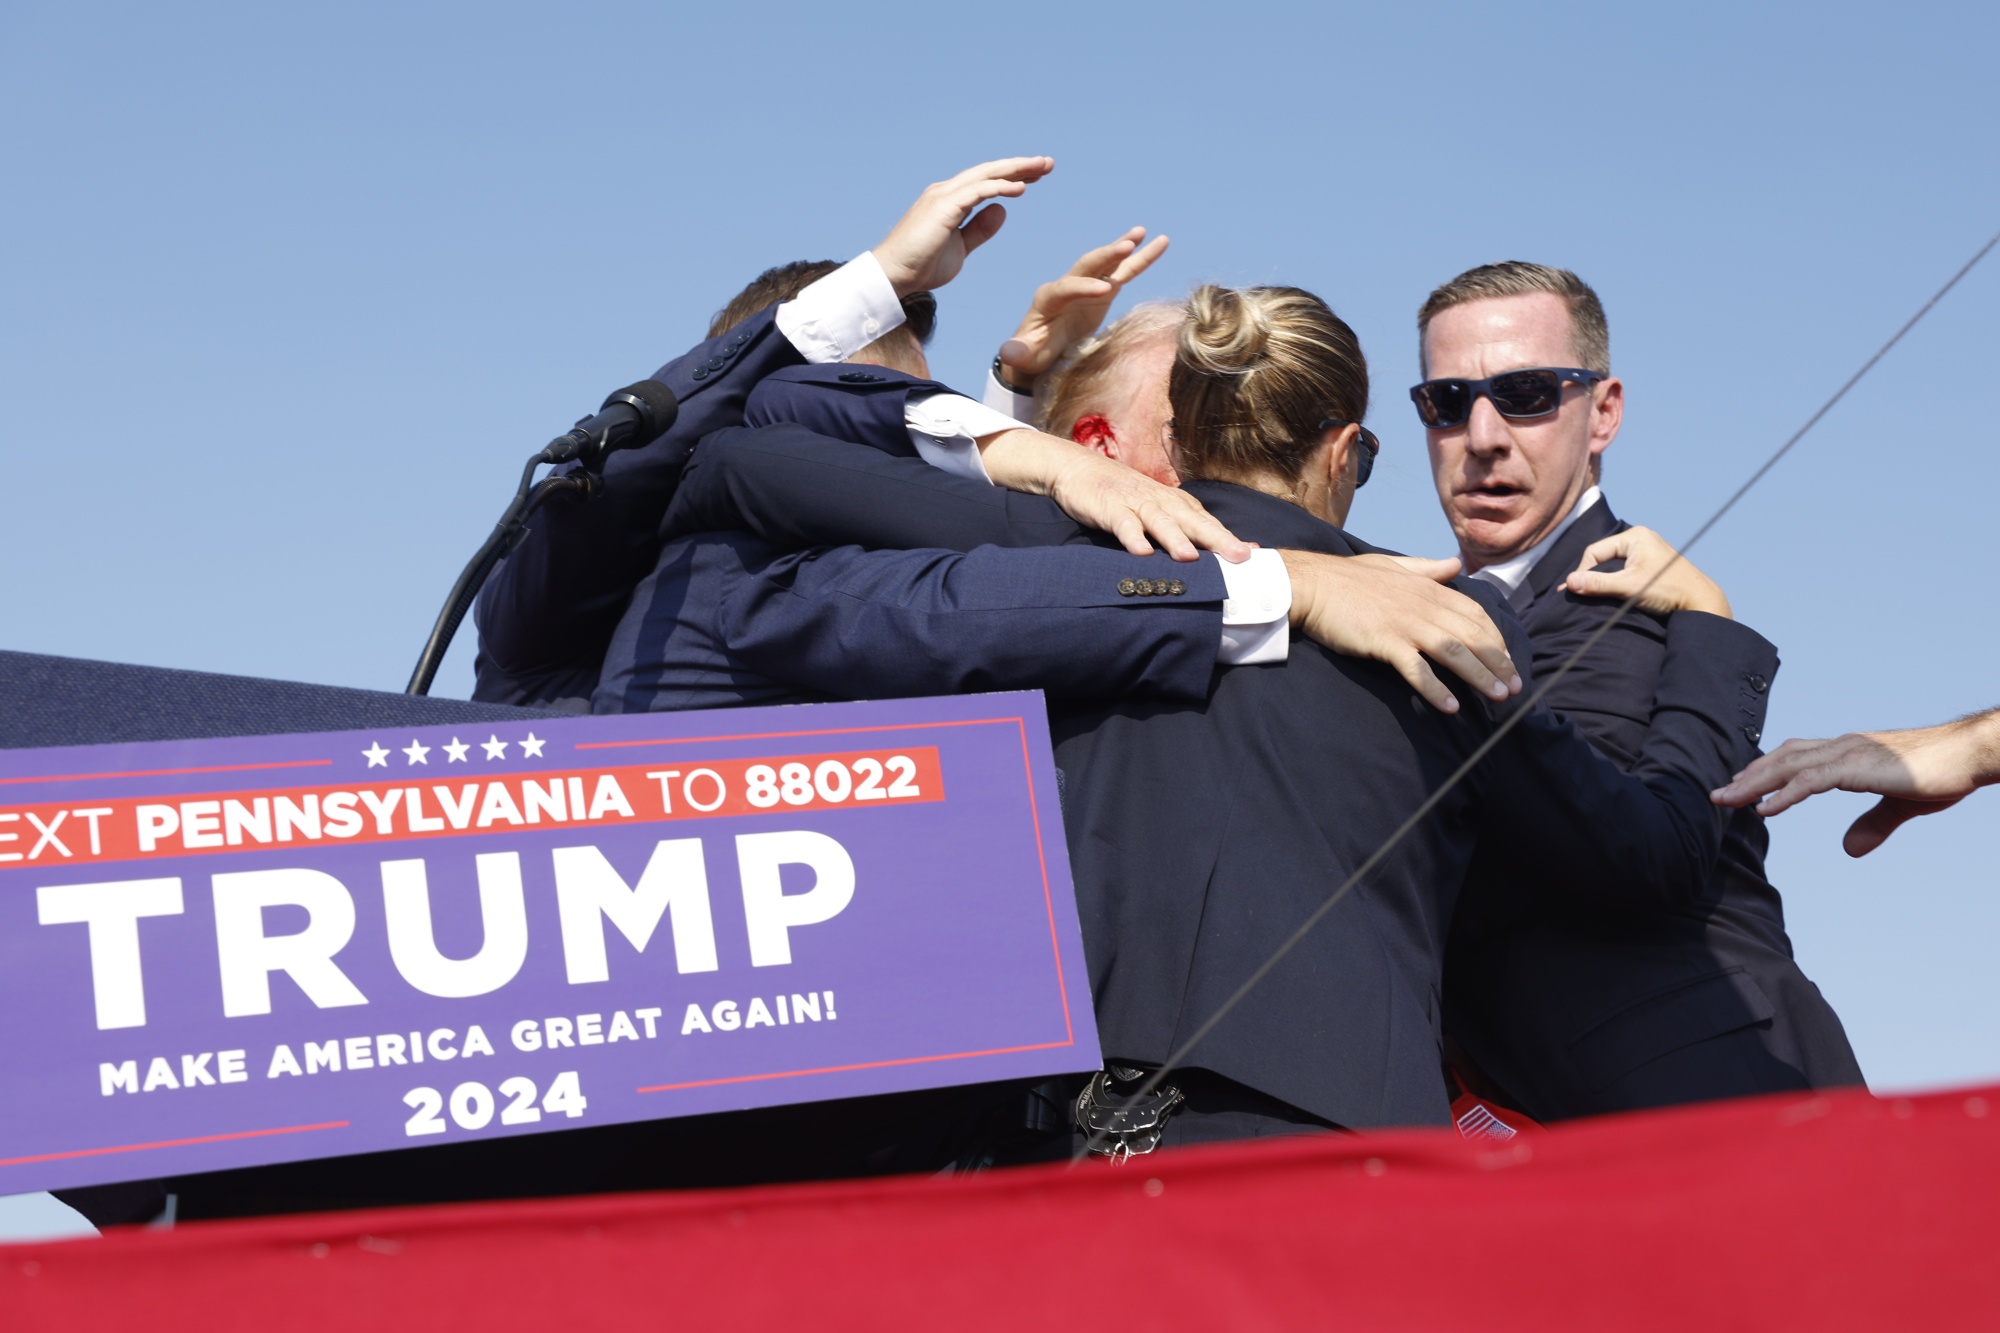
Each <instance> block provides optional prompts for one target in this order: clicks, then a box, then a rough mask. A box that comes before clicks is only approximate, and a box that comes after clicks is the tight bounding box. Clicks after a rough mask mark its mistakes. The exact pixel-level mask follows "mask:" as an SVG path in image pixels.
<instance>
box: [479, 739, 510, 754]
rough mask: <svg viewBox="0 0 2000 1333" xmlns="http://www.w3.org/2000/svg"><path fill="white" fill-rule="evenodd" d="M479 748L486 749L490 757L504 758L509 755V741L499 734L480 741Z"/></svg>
mask: <svg viewBox="0 0 2000 1333" xmlns="http://www.w3.org/2000/svg"><path fill="white" fill-rule="evenodd" d="M479 748H480V749H482V750H484V751H486V757H487V758H488V759H504V758H506V756H507V742H505V741H503V740H501V739H500V738H499V737H498V736H488V737H487V738H486V739H485V740H483V741H481V742H479Z"/></svg>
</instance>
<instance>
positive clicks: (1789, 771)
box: [1710, 710, 2000, 856]
mask: <svg viewBox="0 0 2000 1333" xmlns="http://www.w3.org/2000/svg"><path fill="white" fill-rule="evenodd" d="M1991 782H2000V710H1996V711H1994V712H1988V713H1982V714H1979V715H1977V716H1974V717H1968V718H1961V719H1959V720H1958V721H1956V722H1947V723H1945V724H1944V725H1943V726H1937V727H1922V728H1919V729H1917V730H1914V731H1872V732H1851V733H1849V734H1848V735H1845V736H1838V737H1835V738H1834V739H1832V740H1820V741H1809V740H1790V741H1786V742H1785V743H1784V744H1783V745H1780V746H1779V747H1778V748H1777V749H1775V750H1773V751H1772V752H1771V753H1769V754H1767V755H1765V756H1763V757H1762V758H1760V759H1758V760H1756V761H1755V762H1753V763H1752V764H1751V765H1750V766H1749V767H1748V768H1745V769H1744V770H1743V771H1742V772H1741V773H1738V774H1737V775H1736V776H1735V778H1733V779H1732V780H1731V781H1730V783H1729V785H1728V786H1726V787H1722V788H1720V789H1718V790H1717V791H1715V792H1713V793H1712V794H1711V796H1710V799H1711V800H1713V801H1714V802H1715V803H1716V804H1717V805H1726V806H1745V805H1749V804H1750V803H1751V802H1752V801H1756V802H1757V813H1758V814H1760V815H1775V814H1778V813H1779V812H1781V811H1784V810H1789V809H1791V808H1792V807H1793V806H1795V805H1797V804H1798V803H1799V802H1800V801H1803V800H1805V799H1806V798H1807V797H1808V796H1815V795H1817V794H1819V793H1820V792H1823V791H1853V792H1871V793H1873V794H1875V795H1878V796H1880V797H1881V798H1882V799H1881V800H1880V801H1879V802H1877V803H1876V804H1875V806H1874V807H1873V808H1872V809H1870V810H1869V811H1868V813H1866V814H1864V815H1862V816H1861V818H1859V819H1857V820H1855V821H1854V823H1853V825H1852V826H1851V827H1850V828H1849V829H1848V830H1847V836H1846V837H1845V838H1843V839H1842V840H1841V846H1842V847H1843V848H1845V849H1846V851H1847V854H1848V855H1849V856H1866V855H1867V854H1868V853H1870V852H1872V851H1874V850H1875V849H1876V848H1877V847H1880V846H1881V845H1882V844H1883V842H1884V841H1886V840H1887V839H1888V837H1889V835H1890V834H1891V833H1894V832H1895V831H1896V830H1897V829H1898V828H1901V827H1902V826H1903V825H1904V824H1905V823H1907V822H1909V821H1910V820H1912V819H1915V818H1917V817H1918V816H1919V815H1932V814H1936V813H1937V812H1938V811H1940V810H1948V809H1950V808H1951V807H1952V806H1954V805H1956V804H1958V803H1959V802H1960V801H1962V800H1964V799H1965V798H1966V797H1967V796H1969V795H1971V794H1972V792H1973V790H1974V789H1976V788H1978V787H1981V786H1984V785H1986V784H1987V783H1991Z"/></svg>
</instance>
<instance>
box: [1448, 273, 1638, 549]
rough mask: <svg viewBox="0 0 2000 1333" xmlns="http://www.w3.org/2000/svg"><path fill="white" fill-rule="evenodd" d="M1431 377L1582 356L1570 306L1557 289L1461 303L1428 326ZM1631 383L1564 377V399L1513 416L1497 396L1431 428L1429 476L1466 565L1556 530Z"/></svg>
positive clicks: (1583, 485) (1586, 479)
mask: <svg viewBox="0 0 2000 1333" xmlns="http://www.w3.org/2000/svg"><path fill="white" fill-rule="evenodd" d="M1424 360H1425V372H1424V373H1425V378H1427V379H1469V380H1480V379H1486V378H1487V377H1488V376H1492V375H1498V374H1500V373H1502V372H1503V371H1509V370H1524V369H1527V368H1529V367H1532V366H1556V367H1564V366H1575V365H1576V364H1577V358H1576V347H1575V344H1574V343H1573V341H1572V340H1571V337H1570V317H1569V307H1568V305H1567V304H1565V303H1564V301H1563V299H1562V298H1561V297H1560V296H1557V295H1555V294H1554V293H1553V292H1535V293H1532V294H1530V295H1527V296H1501V297H1495V298H1493V299H1491V300H1486V301H1470V302H1467V303H1466V304H1464V305H1459V306H1453V307H1452V308H1451V309H1449V310H1446V311H1444V312H1443V313H1442V314H1440V315H1438V316H1437V317H1436V318H1434V319H1432V320H1431V324H1430V328H1429V330H1428V331H1427V332H1426V333H1425V335H1424ZM1624 404H1625V391H1624V386H1623V385H1622V384H1620V383H1619V382H1618V381H1617V380H1615V379H1607V380H1600V381H1598V382H1597V383H1595V384H1591V385H1581V384H1565V385H1564V386H1563V398H1562V407H1561V408H1560V409H1558V410H1557V411H1555V412H1553V413H1551V414H1550V415H1548V416H1545V417H1536V418H1534V419H1533V420H1529V421H1509V420H1508V419H1507V418H1506V417H1503V416H1501V415H1500V413H1499V412H1497V411H1495V410H1494V407H1493V402H1492V400H1491V399H1490V398H1487V397H1484V396H1481V397H1480V398H1479V399H1478V400H1476V401H1475V402H1474V403H1473V406H1472V415H1471V417H1470V418H1469V419H1468V420H1467V421H1466V423H1465V424H1464V425H1462V426H1455V427H1453V428H1451V429H1449V430H1429V431H1426V432H1425V434H1426V436H1428V439H1429V444H1430V455H1431V477H1432V479H1433V480H1434V481H1435V482H1436V483H1437V492H1438V501H1439V503H1441V504H1442V505H1443V506H1444V513H1445V517H1446V518H1447V519H1448V520H1449V521H1450V522H1451V530H1452V532H1453V533H1454V534H1455V535H1456V536H1457V537H1458V547H1459V552H1460V554H1461V555H1463V556H1464V557H1465V564H1466V568H1467V569H1469V570H1476V569H1482V568H1484V567H1485V566H1487V565H1493V564H1498V563H1500V562H1501V561H1503V560H1508V559H1511V558H1512V557H1514V556H1516V555H1519V554H1520V553H1521V552H1523V551H1525V550H1527V549H1528V548H1529V547H1531V546H1533V545H1534V544H1535V543H1536V542H1538V541H1540V540H1541V539H1542V538H1544V537H1546V536H1548V534H1549V533H1550V532H1552V531H1554V530H1555V527H1556V525H1557V524H1558V523H1560V522H1562V520H1563V518H1564V517H1565V516H1566V515H1567V514H1568V513H1569V511H1570V510H1571V509H1572V508H1573V507H1574V506H1575V504H1576V500H1577V497H1578V496H1580V495H1582V494H1583V493H1584V491H1586V490H1588V489H1589V488H1590V462H1591V460H1592V459H1593V458H1595V457H1597V456H1598V455H1599V454H1601V453H1603V452H1604V450H1605V449H1606V448H1607V447H1609V446H1610V444H1611V441H1612V440H1613V439H1615V438H1616V437H1617V435H1618V424H1619V422H1620V420H1621V419H1622V417H1623V415H1624Z"/></svg>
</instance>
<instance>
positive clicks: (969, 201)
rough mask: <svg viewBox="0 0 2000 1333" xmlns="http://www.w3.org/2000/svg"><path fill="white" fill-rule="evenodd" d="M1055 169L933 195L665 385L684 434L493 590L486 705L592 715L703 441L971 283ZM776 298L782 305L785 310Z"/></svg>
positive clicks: (626, 465)
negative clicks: (965, 273)
mask: <svg viewBox="0 0 2000 1333" xmlns="http://www.w3.org/2000/svg"><path fill="white" fill-rule="evenodd" d="M1054 166H1055V162H1054V160H1053V159H1051V158H1046V157H1017V158H1006V159H1003V160H1000V161H996V162H987V163H982V164H981V165H979V166H977V167H973V168H970V169H968V170H966V171H963V172H960V173H959V174H958V175H956V176H954V177H952V178H951V179H950V180H947V181H942V182H939V183H938V184H936V185H932V186H930V187H929V188H928V189H926V190H925V191H924V192H923V194H922V195H921V196H919V197H918V199H917V202H916V203H915V204H913V205H912V206H911V207H910V209H909V211H908V212H907V213H905V214H904V216H903V218H902V219H901V220H900V221H899V222H898V223H897V224H896V226H895V228H894V229H892V230H891V231H890V233H889V235H888V236H887V238H885V239H884V240H883V242H882V243H881V244H880V245H878V246H876V247H875V248H874V249H873V250H871V251H868V252H867V253H865V254H863V255H861V256H860V257H858V258H857V259H855V260H854V261H853V262H852V263H850V264H848V265H845V266H843V267H842V268H841V269H840V270H839V271H838V272H836V273H834V274H830V275H827V276H826V277H823V278H821V279H820V280H819V281H817V282H815V283H813V284H812V285H811V286H810V287H808V288H807V289H806V290H805V291H803V292H801V293H799V295H798V297H797V298H796V299H794V300H791V301H787V302H784V303H782V304H778V305H771V306H768V307H767V308H764V309H762V310H759V311H757V312H755V313H752V314H750V315H749V316H748V317H747V318H745V319H743V320H742V322H740V323H736V324H733V325H732V326H731V327H729V328H726V329H723V330H719V331H717V332H715V333H714V334H713V335H712V336H711V337H710V338H708V339H707V340H706V341H704V342H702V343H700V344H699V345H697V346H696V347H695V348H694V349H693V350H692V351H690V352H688V353H687V354H686V355H685V356H682V357H679V358H677V359H675V360H673V361H669V362H668V363H667V364H666V365H664V366H662V367H661V368H660V369H659V370H657V371H655V372H654V375H653V377H654V378H655V379H658V380H660V381H662V382H663V383H665V384H666V386H667V387H668V388H670V389H672V390H673V391H674V395H675V397H676V398H678V399H679V400H680V415H679V417H678V418H677V419H676V421H675V423H674V426H673V428H672V429H670V430H669V431H667V433H666V434H664V435H662V436H661V437H660V438H659V439H657V440H655V441H654V442H653V443H651V444H649V445H647V446H646V447H645V448H643V449H632V450H626V451H622V452H619V453H615V454H613V455H612V456H611V457H610V459H609V460H607V462H606V464H605V467H604V483H605V484H604V487H603V493H602V494H601V495H600V496H598V497H597V498H595V499H592V500H589V501H582V500H578V499H575V498H573V497H569V496H558V497H556V498H555V499H553V500H551V501H550V502H549V503H547V504H545V505H544V506H543V507H542V508H541V510H540V511H539V512H538V513H537V514H536V516H535V522H534V525H533V527H532V528H531V529H530V530H529V532H528V534H527V536H526V537H525V538H524V539H523V541H522V542H521V544H520V545H519V546H517V547H516V548H515V549H514V551H513V552H512V553H511V554H510V555H509V556H508V557H507V559H506V560H505V561H503V562H502V563H501V565H500V566H499V568H497V569H496V570H495V571H494V572H493V575H492V577H491V578H489V579H488V580H487V583H486V586H485V587H484V589H482V590H481V593H480V596H479V603H478V609H477V613H476V614H477V621H478V626H479V657H478V661H477V664H476V672H477V678H478V680H477V685H476V686H475V688H474V690H473V697H474V698H476V699H480V700H484V701H489V702H494V703H510V704H528V705H541V706H555V707H562V708H568V709H572V710H581V709H583V708H585V707H587V701H588V700H589V698H590V695H591V692H592V691H593V690H594V689H595V688H596V684H597V675H598V669H599V666H600V664H601V663H602V661H603V658H604V651H605V647H606V645H607V644H608V642H609V640H610V637H611V633H612V631H613V629H614V628H616V626H617V624H618V620H619V617H620V616H622V615H623V614H624V610H625V604H626V601H627V600H628V599H629V598H630V596H631V594H632V589H633V587H634V586H635V585H636V584H637V583H638V582H639V581H640V580H641V579H643V578H644V577H645V576H646V575H647V573H648V572H649V571H650V570H651V569H652V568H653V565H654V562H655V560H656V558H657V557H658V555H659V550H660V543H661V532H660V524H661V521H662V519H663V518H664V516H665V514H666V509H667V504H668V502H669V501H670V500H671V499H672V498H673V493H674V487H675V486H676V485H677V484H678V482H679V480H680V474H681V469H682V467H683V466H684V465H685V464H686V462H687V458H688V454H689V452H690V450H692V449H693V447H694V444H695V442H696V441H697V440H699V439H701V437H702V436H704V435H706V434H708V433H709V432H710V431H713V430H716V429H719V428H721V427H724V426H730V425H735V424H737V423H739V422H740V421H741V420H742V412H743V401H744V398H745V396H746V395H747V394H748V393H749V390H750V388H751V387H752V386H753V385H755V384H756V383H757V381H758V380H759V379H761V378H762V377H763V376H764V375H766V374H768V373H770V372H771V371H772V370H776V369H778V368H779V367H782V366H789V365H800V364H804V363H807V362H835V361H843V360H845V359H847V358H848V357H849V356H852V355H854V354H855V353H856V352H858V351H859V350H860V349H862V348H863V347H864V346H866V345H867V344H869V343H872V342H874V341H876V340H877V339H878V338H880V337H881V336H882V335H884V334H886V333H889V332H890V331H892V330H894V329H895V328H896V327H897V326H898V325H900V324H901V322H902V321H903V318H904V311H903V309H902V302H903V300H904V299H906V298H909V297H911V296H913V295H915V294H917V293H920V292H927V291H930V290H932V289H934V288H936V287H940V286H942V285H944V284H945V283H947V282H949V281H951V279H952V278H953V277H954V276H956V275H957V273H958V271H959V269H960V267H961V266H962V265H963V264H964V262H965V257H966V255H967V254H969V253H970V252H971V251H972V250H974V249H976V248H977V247H978V246H980V245H981V244H983V243H985V242H986V241H987V240H988V239H990V238H991V237H992V236H993V234H994V233H995V232H996V231H998V230H999V228H1000V226H1001V224H1002V223H1003V222H1004V221H1005V220H1006V211H1005V209H1004V208H1003V207H1002V206H1000V205H999V204H997V203H993V202H991V201H993V200H996V199H1000V198H1009V197H1015V196H1018V195H1020V194H1021V193H1022V192H1023V191H1024V190H1025V189H1026V188H1027V186H1028V185H1029V184H1031V183H1032V182H1034V181H1037V180H1040V179H1041V178H1042V177H1043V176H1045V175H1047V174H1048V172H1049V171H1051V170H1052V169H1053V168H1054ZM774 299H775V298H774Z"/></svg>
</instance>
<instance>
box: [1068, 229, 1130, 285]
mask: <svg viewBox="0 0 2000 1333" xmlns="http://www.w3.org/2000/svg"><path fill="white" fill-rule="evenodd" d="M1144 239H1146V229H1145V228H1144V227H1134V228H1132V230H1130V231H1128V232H1126V233H1125V234H1124V235H1123V236H1120V237H1119V238H1118V239H1117V240H1115V241H1113V242H1111V243H1110V244H1109V245H1100V246H1098V247H1097V248H1096V249H1095V250H1086V251H1084V252H1083V255H1082V256H1081V257H1080V258H1079V259H1078V260H1077V261H1076V262H1075V263H1074V264H1071V265H1070V266H1069V272H1070V276H1071V277H1077V278H1101V277H1104V276H1106V275H1107V274H1109V273H1110V272H1112V270H1114V269H1116V268H1117V267H1118V263H1119V261H1120V260H1122V259H1124V258H1125V257H1126V256H1128V255H1130V254H1131V253H1132V252H1133V251H1134V250H1136V249H1138V248H1139V242H1140V241H1143V240H1144Z"/></svg>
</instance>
